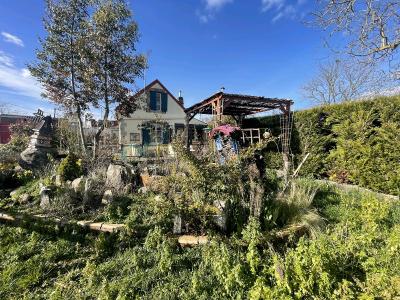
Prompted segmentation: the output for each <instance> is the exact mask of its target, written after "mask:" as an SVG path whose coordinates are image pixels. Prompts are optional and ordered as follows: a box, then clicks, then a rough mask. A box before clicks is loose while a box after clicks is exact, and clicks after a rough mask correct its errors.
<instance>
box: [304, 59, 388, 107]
mask: <svg viewBox="0 0 400 300" xmlns="http://www.w3.org/2000/svg"><path fill="white" fill-rule="evenodd" d="M387 79H388V77H387V76H386V75H385V74H384V73H383V72H382V71H379V70H378V69H376V68H375V66H374V65H370V64H362V63H359V62H357V61H354V60H339V59H336V60H334V61H330V62H328V63H326V64H324V65H320V66H319V70H318V72H317V75H316V76H315V77H314V78H313V79H312V80H311V81H310V82H308V83H307V84H306V85H305V86H303V88H302V90H303V94H304V96H305V97H306V98H308V99H310V100H313V101H315V102H318V103H321V104H332V103H338V102H343V101H349V100H354V99H357V98H361V97H366V96H371V95H376V94H379V92H380V91H381V90H382V89H384V88H385V87H386V86H388V85H389V82H390V81H389V80H387Z"/></svg>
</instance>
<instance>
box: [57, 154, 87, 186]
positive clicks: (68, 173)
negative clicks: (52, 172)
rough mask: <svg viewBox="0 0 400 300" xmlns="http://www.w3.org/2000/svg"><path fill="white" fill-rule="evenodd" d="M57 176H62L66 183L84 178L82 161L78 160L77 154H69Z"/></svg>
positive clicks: (59, 167)
mask: <svg viewBox="0 0 400 300" xmlns="http://www.w3.org/2000/svg"><path fill="white" fill-rule="evenodd" d="M57 174H58V175H60V176H61V179H62V180H64V181H66V180H74V179H76V178H78V177H80V176H82V175H83V168H82V161H81V160H80V159H78V158H77V157H76V155H75V154H73V153H69V154H68V155H67V157H65V158H64V159H63V160H62V161H61V163H60V165H59V166H58V169H57Z"/></svg>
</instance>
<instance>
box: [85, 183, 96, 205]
mask: <svg viewBox="0 0 400 300" xmlns="http://www.w3.org/2000/svg"><path fill="white" fill-rule="evenodd" d="M92 188H93V182H92V180H91V179H90V178H88V179H86V180H85V184H84V188H83V203H84V204H85V205H89V206H94V205H95V203H94V199H95V197H94V194H93V191H92Z"/></svg>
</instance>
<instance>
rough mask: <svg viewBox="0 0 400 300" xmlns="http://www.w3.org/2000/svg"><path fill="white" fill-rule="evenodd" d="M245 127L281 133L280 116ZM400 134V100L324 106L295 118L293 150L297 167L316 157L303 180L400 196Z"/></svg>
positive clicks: (298, 113) (250, 122)
mask: <svg viewBox="0 0 400 300" xmlns="http://www.w3.org/2000/svg"><path fill="white" fill-rule="evenodd" d="M244 125H245V127H261V128H269V129H271V131H272V133H273V134H274V135H276V136H277V135H279V133H280V130H279V126H280V125H279V116H267V117H261V118H253V119H248V120H246V122H245V124H244ZM399 132H400V96H394V97H381V98H376V99H371V100H363V101H352V102H345V103H340V104H334V105H327V106H318V107H315V108H312V109H307V110H302V111H296V112H294V123H293V132H292V140H291V150H292V153H293V158H294V162H295V164H296V163H299V162H300V161H301V160H302V158H303V157H304V156H305V155H306V154H307V153H310V156H309V157H308V159H307V161H306V162H305V163H304V165H303V166H302V168H301V170H300V175H312V176H314V177H315V178H330V179H332V180H335V181H338V182H347V183H351V184H357V185H360V186H363V187H366V188H370V189H373V190H375V191H379V192H384V193H390V194H394V195H398V194H399V191H400V167H399V165H400V151H399V150H400V138H399V134H398V133H399ZM271 152H272V153H274V152H275V153H276V152H277V149H276V147H275V148H273V147H271V148H270V149H268V153H266V154H265V155H264V156H265V157H266V158H267V159H270V158H271V157H274V156H273V155H272V154H271ZM275 155H276V154H275ZM275 165H276V164H275ZM272 166H274V164H272Z"/></svg>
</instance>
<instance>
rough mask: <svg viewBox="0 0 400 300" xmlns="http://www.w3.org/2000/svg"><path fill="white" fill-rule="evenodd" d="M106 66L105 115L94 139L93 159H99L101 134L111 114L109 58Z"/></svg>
mask: <svg viewBox="0 0 400 300" xmlns="http://www.w3.org/2000/svg"><path fill="white" fill-rule="evenodd" d="M104 64H105V68H104V69H105V72H104V105H105V107H104V115H103V124H101V126H100V127H99V129H97V132H96V134H95V135H94V139H93V158H96V157H97V148H98V146H99V140H100V136H101V133H102V132H103V130H104V127H105V126H106V123H107V122H108V114H109V113H110V106H109V103H108V74H107V56H105V60H104Z"/></svg>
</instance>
